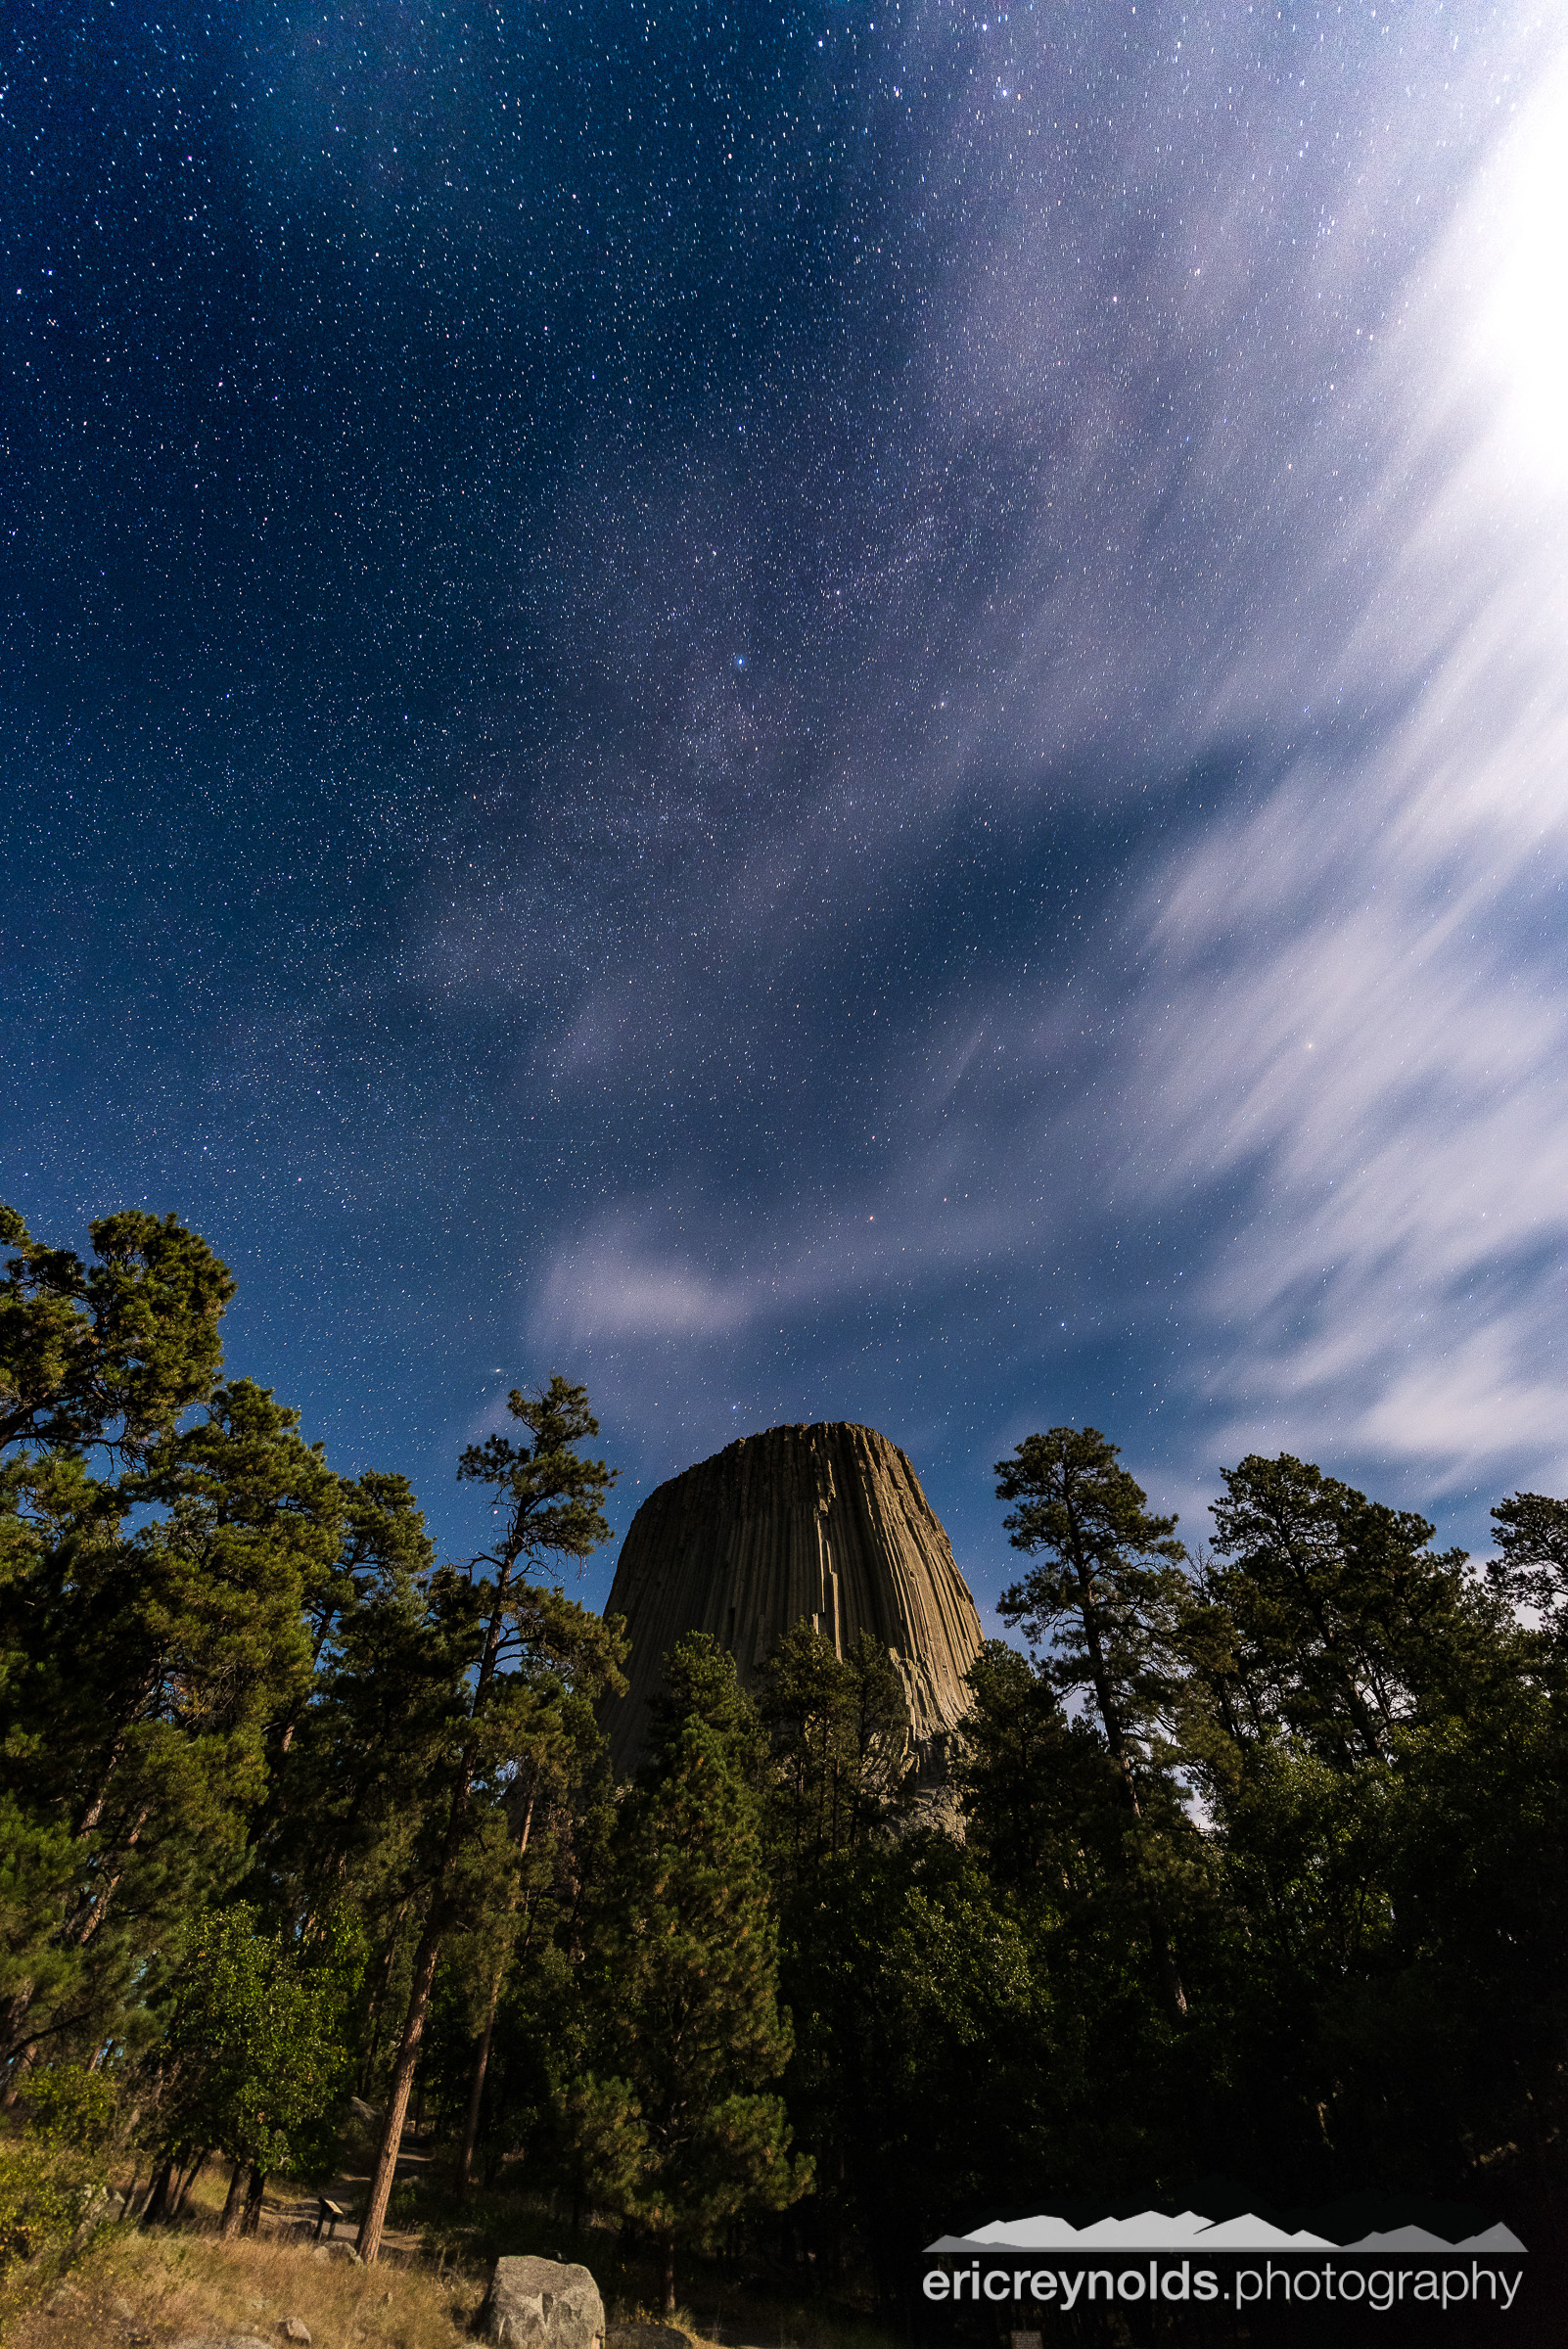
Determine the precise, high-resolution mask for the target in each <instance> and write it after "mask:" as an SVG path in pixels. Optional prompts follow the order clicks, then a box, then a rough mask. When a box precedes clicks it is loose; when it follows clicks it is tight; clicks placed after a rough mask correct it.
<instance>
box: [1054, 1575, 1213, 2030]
mask: <svg viewBox="0 0 1568 2349" xmlns="http://www.w3.org/2000/svg"><path fill="white" fill-rule="evenodd" d="M1073 1563H1074V1571H1075V1572H1076V1574H1077V1577H1078V1589H1079V1613H1080V1615H1081V1617H1082V1619H1083V1624H1084V1642H1085V1644H1086V1646H1087V1648H1088V1652H1089V1670H1090V1672H1091V1673H1092V1675H1093V1679H1094V1695H1095V1699H1096V1701H1097V1703H1098V1705H1099V1708H1100V1725H1101V1727H1103V1729H1104V1731H1105V1742H1106V1744H1107V1745H1108V1746H1109V1748H1110V1750H1111V1759H1112V1761H1113V1762H1114V1763H1115V1764H1116V1771H1117V1776H1118V1779H1119V1780H1120V1783H1121V1790H1122V1799H1123V1801H1124V1802H1125V1803H1126V1805H1127V1807H1128V1810H1129V1811H1130V1813H1131V1816H1132V1819H1133V1822H1134V1824H1135V1825H1137V1826H1139V1827H1141V1826H1142V1824H1143V1807H1142V1805H1141V1804H1140V1803H1139V1801H1138V1790H1137V1785H1136V1782H1135V1780H1134V1778H1133V1775H1132V1756H1131V1754H1130V1751H1129V1749H1128V1741H1127V1737H1126V1735H1125V1733H1124V1731H1123V1728H1122V1720H1121V1715H1120V1714H1119V1712H1118V1711H1117V1707H1116V1700H1115V1698H1114V1697H1113V1695H1112V1694H1111V1676H1110V1673H1109V1671H1108V1670H1107V1668H1106V1662H1105V1650H1104V1647H1103V1645H1102V1644H1101V1640H1100V1623H1099V1611H1098V1609H1097V1607H1096V1605H1095V1603H1094V1591H1093V1586H1092V1584H1091V1582H1090V1579H1089V1575H1088V1570H1087V1568H1086V1567H1085V1566H1084V1562H1083V1560H1082V1558H1075V1559H1074V1561H1073ZM1143 1905H1144V1908H1145V1910H1146V1911H1147V1913H1148V1920H1149V1940H1150V1942H1151V1943H1152V1944H1153V1948H1154V1963H1155V1968H1156V1971H1157V1972H1158V1974H1159V1977H1160V1990H1161V1994H1162V1996H1163V1998H1164V2001H1165V2010H1166V2012H1167V2014H1168V2015H1169V2016H1170V2017H1171V2020H1172V2022H1174V2023H1175V2024H1176V2027H1177V2029H1179V2028H1180V2027H1181V2026H1182V2025H1183V2024H1184V2023H1185V2022H1186V2019H1187V1994H1186V1990H1185V1987H1184V1985H1183V1983H1182V1980H1181V1976H1180V1973H1179V1971H1178V1970H1177V1967H1176V1953H1175V1951H1174V1950H1173V1949H1172V1947H1171V1936H1170V1933H1169V1932H1168V1931H1167V1929H1166V1922H1165V1911H1164V1909H1163V1908H1162V1907H1161V1905H1160V1897H1159V1895H1158V1893H1157V1892H1155V1890H1154V1888H1153V1887H1152V1885H1149V1884H1145V1885H1144V1887H1143Z"/></svg>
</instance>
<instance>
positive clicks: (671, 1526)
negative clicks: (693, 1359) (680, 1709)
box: [600, 1420, 981, 1773]
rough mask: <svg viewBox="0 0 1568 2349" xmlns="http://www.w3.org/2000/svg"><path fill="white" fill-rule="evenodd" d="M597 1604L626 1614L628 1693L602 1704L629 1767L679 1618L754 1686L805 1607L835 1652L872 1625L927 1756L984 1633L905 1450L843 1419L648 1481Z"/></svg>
mask: <svg viewBox="0 0 1568 2349" xmlns="http://www.w3.org/2000/svg"><path fill="white" fill-rule="evenodd" d="M605 1611H606V1613H607V1614H620V1615H624V1617H625V1618H626V1624H627V1628H628V1629H629V1631H630V1634H631V1642H632V1645H631V1658H630V1663H629V1666H628V1678H629V1681H630V1686H629V1688H628V1690H627V1693H626V1694H625V1695H624V1696H623V1697H619V1698H616V1699H614V1700H613V1701H611V1702H610V1703H608V1704H606V1705H605V1706H604V1708H603V1709H602V1712H601V1715H600V1718H601V1720H602V1722H603V1724H604V1727H605V1731H606V1734H607V1735H608V1737H609V1739H610V1748H611V1755H612V1759H613V1761H614V1763H615V1767H616V1770H617V1773H626V1772H628V1771H630V1770H632V1769H634V1768H635V1767H636V1764H637V1760H638V1758H639V1755H640V1753H641V1750H642V1742H643V1737H644V1734H645V1731H646V1725H647V1717H648V1706H649V1703H650V1701H651V1699H652V1698H653V1696H654V1695H655V1694H656V1692H657V1690H658V1687H659V1683H660V1679H661V1675H662V1671H663V1665H664V1659H665V1657H666V1655H667V1654H668V1653H669V1649H670V1648H672V1647H673V1646H674V1645H675V1643H676V1641H677V1640H678V1639H680V1638H682V1637H683V1636H684V1635H685V1634H686V1633H687V1632H694V1631H695V1632H711V1633H712V1634H713V1635H714V1637H715V1639H716V1640H717V1641H718V1642H719V1644H720V1645H721V1646H723V1647H726V1648H727V1649H728V1650H729V1652H730V1654H731V1655H733V1656H734V1658H735V1661H736V1663H737V1665H738V1667H739V1669H740V1676H741V1679H742V1681H745V1682H746V1683H747V1684H748V1685H755V1683H756V1680H757V1675H758V1672H759V1670H760V1669H761V1666H762V1664H764V1663H765V1662H766V1660H767V1658H768V1657H769V1656H770V1655H771V1654H772V1652H773V1650H774V1648H775V1647H776V1646H777V1645H778V1643H779V1641H780V1639H781V1638H782V1637H783V1636H784V1634H785V1633H786V1632H787V1631H789V1630H790V1628H791V1627H792V1625H794V1624H797V1623H799V1622H801V1621H802V1620H803V1619H804V1620H805V1621H807V1622H809V1623H811V1624H814V1625H815V1627H816V1629H817V1630H818V1631H820V1632H821V1633H823V1634H824V1635H825V1636H826V1637H827V1638H829V1639H831V1640H832V1641H833V1644H834V1646H835V1647H836V1648H837V1649H838V1652H839V1653H840V1655H843V1654H844V1653H845V1651H846V1649H848V1648H850V1647H852V1646H853V1644H854V1642H855V1640H856V1639H857V1638H858V1637H859V1635H860V1633H861V1632H862V1631H866V1632H869V1633H870V1634H871V1635H872V1637H873V1638H874V1639H875V1640H876V1642H877V1644H878V1645H879V1646H880V1647H885V1648H886V1649H887V1650H888V1652H889V1654H890V1655H891V1656H892V1658H893V1660H894V1663H895V1665H896V1666H897V1668H898V1671H899V1678H900V1680H901V1681H902V1682H903V1689H904V1695H905V1697H906V1699H907V1701H908V1706H909V1734H910V1741H911V1744H912V1745H913V1747H914V1750H915V1753H916V1755H917V1757H918V1758H919V1760H920V1761H921V1763H922V1764H923V1765H925V1764H929V1763H931V1762H932V1761H933V1760H934V1759H935V1756H936V1754H937V1752H938V1750H939V1748H940V1745H941V1744H942V1742H943V1741H945V1738H946V1736H947V1734H948V1733H949V1732H950V1731H951V1730H953V1729H954V1728H956V1727H957V1726H958V1724H959V1722H960V1721H961V1720H962V1718H963V1715H964V1712H965V1710H966V1709H967V1704H968V1692H967V1690H966V1689H965V1687H964V1685H963V1675H964V1673H965V1672H966V1671H967V1669H968V1667H969V1665H970V1663H971V1662H972V1661H973V1659H974V1657H975V1655H976V1654H977V1653H978V1651H979V1648H980V1642H981V1630H980V1618H979V1616H978V1615H977V1614H976V1612H975V1602H974V1600H973V1598H972V1597H971V1596H970V1594H969V1587H968V1585H967V1584H966V1583H965V1581H964V1578H963V1576H962V1575H961V1574H960V1573H959V1571H958V1568H957V1565H956V1564H955V1562H954V1560H953V1554H952V1548H951V1545H950V1543H948V1540H947V1537H946V1535H945V1533H944V1532H943V1530H942V1526H941V1523H940V1522H939V1520H938V1518H937V1516H936V1515H935V1513H934V1511H933V1510H932V1507H931V1504H930V1502H929V1501H928V1500H927V1499H926V1497H925V1495H924V1493H922V1491H921V1490H920V1480H919V1478H918V1477H917V1476H916V1475H915V1472H914V1470H913V1468H912V1467H911V1466H910V1464H909V1461H908V1459H907V1457H906V1456H905V1454H904V1453H903V1452H902V1451H899V1447H898V1446H897V1445H896V1444H890V1443H889V1442H888V1439H887V1437H886V1436H882V1435H879V1434H878V1433H877V1431H876V1429H875V1428H872V1427H856V1426H854V1425H853V1424H852V1423H851V1422H850V1421H848V1420H826V1421H819V1422H817V1423H815V1424H813V1425H810V1426H799V1427H772V1428H769V1429H768V1430H767V1432H766V1433H765V1434H764V1435H757V1436H742V1437H741V1439H740V1441H739V1442H738V1443H735V1444H730V1445H726V1447H725V1449H724V1450H723V1451H718V1452H715V1454H714V1456H713V1458H712V1459H708V1460H700V1461H699V1462H698V1463H697V1465H696V1466H695V1467H694V1468H688V1469H686V1470H684V1472H683V1473H682V1474H681V1475H679V1476H673V1477H671V1478H670V1479H669V1483H668V1484H664V1485H661V1486H659V1488H658V1490H657V1491H656V1492H653V1493H650V1494H649V1496H648V1497H647V1499H646V1500H645V1501H644V1502H643V1504H642V1506H641V1508H640V1509H639V1510H638V1511H637V1514H636V1516H635V1517H634V1518H633V1519H632V1521H631V1526H630V1529H629V1531H628V1532H627V1535H626V1538H625V1541H624V1542H623V1544H622V1549H621V1556H620V1559H619V1561H618V1563H617V1566H616V1576H615V1583H614V1586H613V1588H612V1589H611V1592H610V1597H609V1600H608V1602H607V1604H606V1609H605Z"/></svg>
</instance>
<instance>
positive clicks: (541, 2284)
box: [479, 2259, 604, 2349]
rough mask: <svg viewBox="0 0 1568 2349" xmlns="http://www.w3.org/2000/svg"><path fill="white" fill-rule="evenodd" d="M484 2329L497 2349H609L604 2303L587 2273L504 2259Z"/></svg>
mask: <svg viewBox="0 0 1568 2349" xmlns="http://www.w3.org/2000/svg"><path fill="white" fill-rule="evenodd" d="M479 2329H480V2333H481V2336H482V2338H483V2339H484V2340H486V2341H490V2342H493V2343H495V2344H496V2345H497V2349H499V2345H500V2344H501V2343H503V2342H504V2343H505V2344H506V2349H603V2345H604V2302H603V2301H602V2300H601V2299H600V2297H599V2287H598V2285H597V2284H596V2283H595V2282H594V2280H593V2278H592V2277H591V2276H590V2275H589V2273H588V2271H587V2269H586V2268H574V2267H569V2266H567V2265H566V2264H565V2263H564V2262H563V2261H560V2260H555V2259H498V2260H497V2261H496V2263H495V2273H494V2275H493V2276H492V2277H491V2278H490V2288H489V2291H488V2292H487V2294H486V2295H485V2300H484V2307H483V2308H482V2309H481V2311H480V2319H479Z"/></svg>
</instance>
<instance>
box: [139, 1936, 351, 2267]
mask: <svg viewBox="0 0 1568 2349" xmlns="http://www.w3.org/2000/svg"><path fill="white" fill-rule="evenodd" d="M334 1927H335V1929H334V1930H332V1931H331V1932H329V1933H328V1934H326V1935H325V1936H320V1937H318V1938H317V1940H316V1944H315V1946H314V1947H313V1948H312V1949H311V1950H309V1951H308V1952H307V1951H305V1950H302V1949H301V1948H300V1947H299V1946H298V1945H297V1944H295V1945H291V1944H290V1943H288V1942H286V1941H285V1940H283V1939H282V1938H280V1937H279V1936H278V1935H276V1934H268V1933H266V1932H264V1931H262V1930H261V1929H260V1927H259V1923H258V1920H257V1917H256V1914H255V1911H254V1910H253V1909H251V1908H249V1907H248V1906H247V1905H245V1904H244V1903H239V1904H236V1905H235V1906H234V1907H232V1908H229V1909H226V1910H223V1911H216V1912H207V1913H203V1914H200V1915H198V1916H197V1917H196V1918H195V1919H194V1920H193V1921H192V1923H191V1925H190V1927H189V1928H188V1930H187V1934H186V1937H185V1947H184V1950H183V1953H182V1957H181V1960H180V1963H179V1965H178V1967H177V1968H176V1970H175V1972H174V1974H173V1976H172V1978H171V1980H170V1982H169V1984H168V1987H167V1989H166V1991H165V1993H164V1995H163V1998H162V2000H161V2018H162V2023H163V2029H162V2034H161V2038H160V2040H159V2042H158V2044H157V2046H156V2048H155V2049H153V2050H151V2051H150V2054H149V2056H148V2057H147V2059H146V2066H145V2068H146V2070H147V2072H148V2074H149V2076H150V2077H151V2079H152V2080H153V2081H154V2082H155V2083H156V2087H157V2092H158V2112H159V2120H160V2126H161V2141H162V2146H163V2152H162V2159H161V2171H160V2175H159V2178H158V2179H157V2181H155V2186H154V2189H153V2192H152V2195H151V2196H150V2199H149V2204H148V2213H149V2217H150V2219H152V2218H157V2217H159V2216H161V2215H163V2213H164V2212H165V2210H166V2208H167V2205H168V2201H169V2184H170V2181H171V2179H172V2177H173V2176H174V2174H175V2173H176V2172H177V2170H178V2169H179V2168H180V2167H181V2166H182V2165H183V2163H185V2162H187V2161H189V2160H190V2159H191V2157H192V2156H193V2154H195V2153H196V2152H198V2151H204V2152H219V2153H222V2154H223V2155H225V2156H226V2158H227V2159H228V2160H229V2161H230V2162H231V2163H232V2164H233V2174H232V2177H231V2180H230V2186H229V2194H228V2201H227V2205H226V2207H225V2209H224V2214H223V2232H224V2233H225V2234H232V2233H234V2232H236V2231H242V2230H243V2232H245V2233H248V2234H254V2231H255V2226H256V2221H257V2217H258V2214H259V2211H260V2207H261V2196H262V2191H263V2188H264V2187H265V2183H266V2178H267V2174H268V2172H269V2171H271V2170H275V2169H288V2170H290V2171H292V2172H294V2173H296V2174H302V2175H304V2176H306V2177H308V2176H311V2175H313V2174H319V2173H321V2172H322V2171H323V2170H324V2169H326V2168H328V2167H330V2163H331V2158H332V2154H333V2151H334V2149H335V2142H336V2132H335V2128H334V2123H335V2120H336V2117H337V2109H338V2106H339V2105H340V2103H341V2102H342V2099H343V2096H344V2095H345V2093H346V2088H347V2084H348V2077H349V2070H350V2064H351V2053H350V2050H349V2046H348V2042H347V2022H348V2014H349V2010H350V2006H351V2001H352V1992H353V1988H354V1979H355V1975H356V1973H357V1970H358V1965H359V1963H360V1961H361V1951H360V1948H359V1940H358V1935H357V1933H356V1932H355V1930H354V1928H353V1926H352V1924H351V1922H350V1921H349V1920H348V1919H347V1918H346V1917H345V1918H340V1919H336V1920H334ZM242 2188H243V2189H244V2190H243V2192H242Z"/></svg>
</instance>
